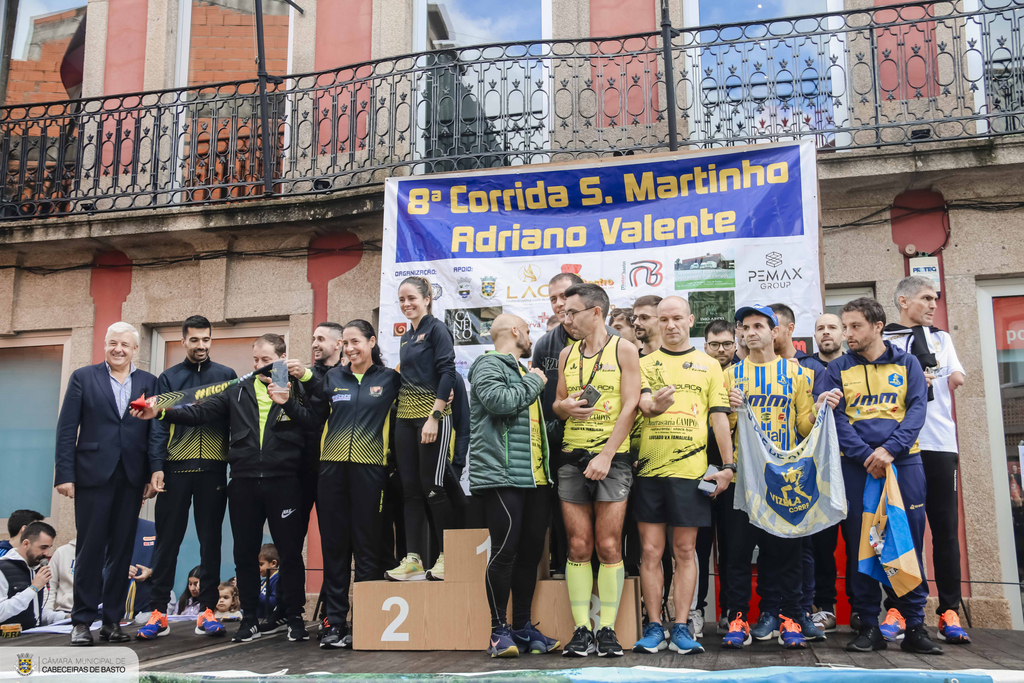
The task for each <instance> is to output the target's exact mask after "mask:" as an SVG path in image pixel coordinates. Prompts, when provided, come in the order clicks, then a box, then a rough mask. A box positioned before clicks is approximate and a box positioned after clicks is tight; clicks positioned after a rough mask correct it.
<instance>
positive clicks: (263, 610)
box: [256, 543, 281, 621]
mask: <svg viewBox="0 0 1024 683" xmlns="http://www.w3.org/2000/svg"><path fill="white" fill-rule="evenodd" d="M280 561H281V559H280V556H278V554H277V548H276V547H275V546H274V544H273V543H264V544H263V546H262V547H260V602H259V605H258V606H257V607H256V618H257V619H259V620H260V621H263V620H265V619H269V618H270V616H271V615H272V614H273V613H274V610H275V609H276V608H277V568H278V566H279V564H280Z"/></svg>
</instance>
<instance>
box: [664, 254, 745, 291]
mask: <svg viewBox="0 0 1024 683" xmlns="http://www.w3.org/2000/svg"><path fill="white" fill-rule="evenodd" d="M673 270H674V271H675V279H676V290H677V291H679V290H686V291H689V290H694V289H733V288H734V287H736V261H735V260H734V259H733V257H732V254H731V253H728V254H726V253H720V254H705V255H704V256H698V257H697V258H688V259H676V262H675V265H674V268H673Z"/></svg>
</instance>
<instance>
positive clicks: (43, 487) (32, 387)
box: [0, 344, 64, 518]
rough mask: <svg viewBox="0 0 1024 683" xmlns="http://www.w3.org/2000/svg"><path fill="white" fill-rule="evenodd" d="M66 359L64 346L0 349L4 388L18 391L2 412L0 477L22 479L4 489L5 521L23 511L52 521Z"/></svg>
mask: <svg viewBox="0 0 1024 683" xmlns="http://www.w3.org/2000/svg"><path fill="white" fill-rule="evenodd" d="M63 356H64V346H63V345H62V344H57V345H53V346H22V347H17V348H6V349H0V386H3V387H19V389H18V397H17V400H10V401H5V405H4V409H3V410H2V411H0V444H3V447H0V472H5V473H7V474H8V475H10V474H13V473H17V474H18V485H17V486H5V487H4V495H3V496H2V497H0V518H4V517H9V516H10V514H11V512H13V511H14V510H21V509H29V510H37V511H39V512H40V513H41V514H43V515H45V516H47V517H49V516H50V501H51V496H52V491H53V453H54V448H55V446H56V443H57V440H56V428H57V414H58V412H59V410H60V376H61V364H62V359H63Z"/></svg>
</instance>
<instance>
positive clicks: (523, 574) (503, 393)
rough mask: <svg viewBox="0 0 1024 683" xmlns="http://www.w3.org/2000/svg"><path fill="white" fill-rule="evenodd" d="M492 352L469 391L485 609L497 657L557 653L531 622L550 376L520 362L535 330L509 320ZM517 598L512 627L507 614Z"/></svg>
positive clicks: (503, 318) (545, 488)
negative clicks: (483, 534)
mask: <svg viewBox="0 0 1024 683" xmlns="http://www.w3.org/2000/svg"><path fill="white" fill-rule="evenodd" d="M491 339H492V340H493V341H494V350H493V351H488V352H487V353H485V354H484V355H482V356H480V357H479V358H477V359H476V361H475V362H474V363H473V366H472V367H471V368H470V370H469V383H470V399H471V400H470V450H471V451H472V453H473V464H472V466H471V467H470V470H469V488H470V490H471V491H472V492H473V494H474V495H477V496H481V497H482V498H483V500H484V509H485V512H486V515H487V526H488V528H489V529H490V532H491V539H492V542H491V558H490V560H489V561H488V562H487V573H486V577H485V578H486V581H485V583H486V586H487V602H488V605H489V606H490V609H491V639H490V643H489V645H488V647H487V651H488V652H489V653H490V655H491V656H492V657H515V656H517V655H518V654H519V653H520V652H537V653H546V652H550V651H551V650H553V649H555V648H557V647H559V645H561V643H559V642H558V641H557V640H555V639H554V638H548V637H547V636H545V635H544V634H543V633H541V632H540V631H538V630H537V629H536V628H535V627H534V626H533V623H532V621H531V619H530V608H531V605H532V603H533V590H534V587H535V585H536V582H537V564H538V563H539V562H540V559H541V554H542V553H543V551H544V534H545V532H546V531H547V528H548V521H549V518H550V515H551V492H550V485H549V482H550V477H551V472H550V468H549V466H548V442H547V430H545V428H544V411H543V409H542V408H541V404H540V397H541V396H542V395H543V393H544V385H545V384H547V376H546V375H545V374H544V372H543V371H542V370H540V369H539V368H534V369H533V370H530V371H529V372H527V371H526V368H524V367H523V366H522V365H521V364H520V362H519V360H520V359H521V358H523V357H529V355H530V352H531V351H532V350H533V344H532V343H531V341H530V326H529V325H528V324H527V322H526V321H525V320H523V319H522V318H520V317H518V316H515V315H509V314H507V313H505V314H502V315H499V316H498V317H497V318H495V319H494V322H493V323H491ZM509 593H511V594H512V622H511V624H510V623H509V622H508V621H507V620H506V615H505V608H506V606H507V605H508V598H509Z"/></svg>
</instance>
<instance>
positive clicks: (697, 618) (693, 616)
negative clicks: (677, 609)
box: [686, 609, 704, 638]
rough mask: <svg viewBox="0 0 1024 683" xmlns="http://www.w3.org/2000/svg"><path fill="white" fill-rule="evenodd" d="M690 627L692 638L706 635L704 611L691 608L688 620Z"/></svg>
mask: <svg viewBox="0 0 1024 683" xmlns="http://www.w3.org/2000/svg"><path fill="white" fill-rule="evenodd" d="M686 623H687V625H689V627H690V637H691V638H703V637H704V613H703V612H701V611H700V610H698V609H692V610H690V618H689V619H688V620H687V621H686Z"/></svg>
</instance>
